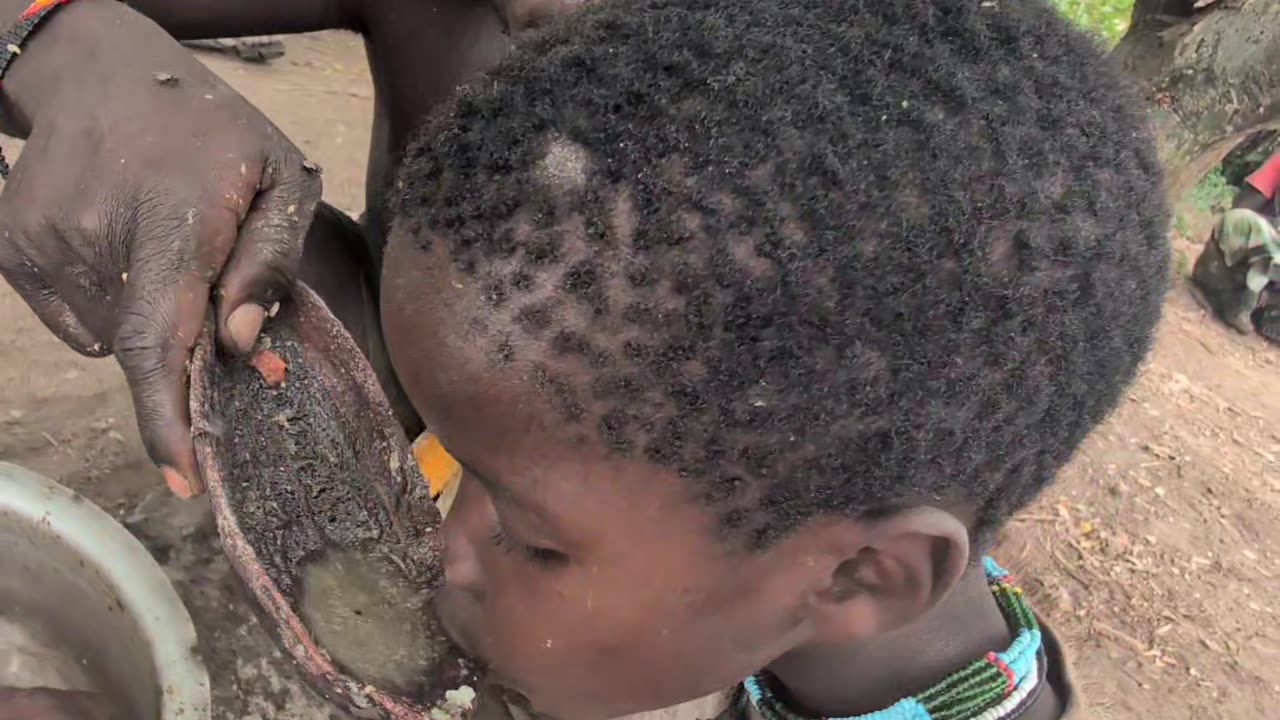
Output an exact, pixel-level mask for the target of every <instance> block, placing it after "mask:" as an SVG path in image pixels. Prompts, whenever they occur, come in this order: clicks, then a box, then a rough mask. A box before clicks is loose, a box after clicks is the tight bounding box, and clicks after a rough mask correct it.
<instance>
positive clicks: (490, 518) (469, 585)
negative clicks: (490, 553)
mask: <svg viewBox="0 0 1280 720" xmlns="http://www.w3.org/2000/svg"><path fill="white" fill-rule="evenodd" d="M496 519H497V518H496V517H495V514H494V510H493V503H492V502H490V501H489V494H488V493H487V492H485V490H484V486H482V485H481V484H480V483H478V482H476V481H475V480H474V479H472V478H468V477H466V475H465V474H464V475H463V478H462V481H461V484H460V485H459V487H458V495H457V497H456V498H455V499H454V501H453V507H451V508H450V509H449V514H448V515H447V516H445V519H444V541H445V553H444V580H445V585H446V586H448V587H450V588H452V589H454V590H459V591H463V592H467V593H471V594H475V595H482V594H483V592H484V572H483V568H482V567H481V564H480V554H479V552H478V550H479V543H483V542H485V541H486V540H487V538H488V536H489V534H490V532H491V531H492V528H493V526H494V523H495V521H496Z"/></svg>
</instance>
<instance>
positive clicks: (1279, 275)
mask: <svg viewBox="0 0 1280 720" xmlns="http://www.w3.org/2000/svg"><path fill="white" fill-rule="evenodd" d="M1214 236H1215V237H1216V238H1217V241H1218V247H1220V248H1222V255H1223V258H1224V259H1225V260H1226V262H1227V265H1235V264H1236V263H1239V262H1246V263H1248V268H1249V270H1248V272H1247V273H1246V274H1245V285H1246V286H1247V287H1248V288H1249V289H1250V290H1251V291H1253V292H1256V293H1261V292H1262V291H1263V290H1264V289H1265V288H1266V287H1267V285H1269V284H1270V283H1273V282H1280V235H1278V234H1277V232H1276V229H1275V226H1273V225H1272V224H1271V222H1270V221H1269V220H1267V219H1266V218H1265V217H1263V216H1261V215H1259V214H1258V213H1256V212H1253V211H1252V210H1243V209H1238V210H1228V211H1227V212H1225V213H1223V214H1222V218H1221V219H1220V220H1219V221H1218V227H1217V229H1216V230H1215V231H1214Z"/></svg>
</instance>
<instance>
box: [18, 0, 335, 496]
mask: <svg viewBox="0 0 1280 720" xmlns="http://www.w3.org/2000/svg"><path fill="white" fill-rule="evenodd" d="M3 87H4V90H5V93H6V96H7V97H5V98H4V100H5V103H4V104H5V112H6V114H7V115H8V118H7V119H8V120H9V122H8V127H7V128H6V129H7V130H9V131H10V132H13V131H15V130H16V131H17V133H18V134H22V133H24V132H26V133H27V134H28V139H27V144H26V147H25V148H24V150H23V152H22V156H21V159H20V160H19V162H18V163H17V164H16V165H15V167H14V168H13V172H12V175H11V176H10V178H9V181H8V183H7V185H6V187H5V189H4V193H3V194H2V195H0V274H2V275H3V276H4V277H5V279H7V280H8V281H9V283H10V284H12V285H13V287H14V288H15V289H16V290H17V291H18V293H19V294H21V295H22V297H23V298H24V299H25V300H26V301H27V303H28V304H29V305H30V306H31V308H32V309H33V310H34V311H35V312H36V314H37V315H38V316H39V317H40V319H41V320H42V321H43V322H44V323H45V325H47V326H48V327H49V329H50V330H52V331H53V332H54V333H55V334H56V335H57V336H58V337H59V338H61V339H62V340H63V341H64V342H66V343H67V344H68V345H70V346H71V347H72V348H74V349H76V350H77V351H79V352H81V353H83V354H85V355H90V356H103V355H107V354H110V353H114V354H115V356H116V359H117V360H118V361H119V363H120V366H121V367H122V368H123V369H124V373H125V376H126V378H127V380H128V383H129V387H130V389H131V391H132V393H133V400H134V406H135V408H136V410H137V416H138V425H139V428H140V430H141V432H142V439H143V442H144V444H145V445H146V448H147V451H148V453H149V454H150V455H151V458H152V460H153V461H154V462H155V463H156V464H157V465H159V466H160V467H161V470H162V471H163V473H164V476H165V479H166V481H167V482H168V483H169V486H170V487H171V488H172V489H173V490H174V491H175V492H176V493H178V494H180V495H182V496H187V497H189V496H191V495H196V494H199V493H200V492H202V491H203V489H204V486H203V482H202V481H201V479H200V476H199V473H198V470H197V467H196V463H195V458H194V453H193V450H192V443H191V431H190V426H189V419H188V410H187V373H186V367H187V361H188V358H189V357H190V354H191V348H192V345H193V344H194V343H195V341H196V339H197V337H198V336H199V334H200V332H201V330H202V328H203V326H204V323H205V320H206V312H207V311H208V310H209V307H210V303H211V302H212V308H213V315H214V318H215V320H216V327H217V336H218V340H219V343H220V345H221V346H222V347H223V348H224V349H226V350H229V351H232V352H237V353H244V352H248V351H249V350H250V349H251V348H252V347H253V344H254V342H255V341H256V337H257V335H258V332H259V331H260V329H261V327H262V322H263V319H264V316H265V314H266V312H267V311H268V308H270V307H271V305H272V304H273V303H274V302H276V301H277V300H279V299H280V297H281V296H282V294H283V293H284V292H285V291H286V288H287V287H288V284H289V282H290V280H291V279H292V277H293V275H294V273H295V270H296V268H297V266H298V263H299V260H300V258H301V254H302V240H303V237H304V235H305V233H306V230H307V227H308V226H309V224H310V222H311V217H312V213H313V211H314V208H315V205H316V203H317V202H318V201H319V199H320V191H321V183H320V177H319V172H318V168H315V166H312V165H310V164H309V163H307V162H306V161H305V160H304V158H303V156H302V154H301V153H300V152H299V151H298V149H297V148H296V147H294V146H293V144H291V143H290V142H289V141H288V140H287V139H286V138H285V137H284V136H283V135H282V134H281V133H280V131H279V130H278V129H277V128H275V127H274V126H273V125H272V124H271V123H270V122H269V121H268V120H267V119H266V118H265V117H263V115H262V114H261V113H260V112H258V110H257V109H255V108H254V107H253V106H251V105H250V104H249V103H248V101H246V100H245V99H244V98H242V97H241V96H240V95H238V94H237V93H236V92H235V91H233V90H232V89H231V88H230V87H228V86H227V85H226V84H225V83H223V82H222V81H221V80H219V79H218V78H217V77H216V76H215V75H214V74H213V73H212V72H210V71H209V70H208V69H206V68H205V67H204V66H203V65H202V64H200V63H199V62H197V61H196V60H195V59H194V58H193V57H192V56H191V55H190V53H189V52H188V51H187V50H185V49H184V48H182V46H181V45H179V44H178V43H177V42H176V41H174V40H173V39H172V38H171V37H169V36H168V35H167V34H166V33H165V32H164V31H162V30H161V29H160V28H159V27H157V26H156V25H154V24H153V23H151V22H150V21H149V20H147V19H145V18H143V17H142V16H141V15H139V14H137V13H135V12H133V11H131V10H129V9H128V8H127V6H125V5H124V4H123V3H118V2H114V1H112V0H78V2H76V3H73V4H71V5H69V6H67V7H66V8H65V9H63V10H61V11H59V12H58V14H56V15H54V16H53V17H51V18H50V19H49V20H48V21H47V22H46V24H45V25H44V26H43V27H42V28H41V29H40V30H39V31H38V32H37V33H36V34H35V35H34V36H33V37H32V39H31V41H30V43H29V45H28V47H27V48H25V49H24V52H23V53H22V55H21V56H20V57H18V58H17V59H15V61H14V64H13V67H12V69H11V70H10V73H9V76H8V77H7V78H6V79H5V83H4V86H3ZM211 298H212V300H211Z"/></svg>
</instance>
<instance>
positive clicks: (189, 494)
mask: <svg viewBox="0 0 1280 720" xmlns="http://www.w3.org/2000/svg"><path fill="white" fill-rule="evenodd" d="M160 474H161V475H164V481H165V484H167V485H168V486H169V489H170V490H172V491H173V494H174V495H177V496H178V497H180V498H182V499H183V500H189V499H191V498H193V497H195V496H197V495H200V494H202V493H203V492H204V486H203V485H202V484H201V483H198V482H192V481H190V480H188V479H187V478H186V477H185V476H183V474H182V473H180V472H178V471H177V470H174V469H173V468H171V467H169V466H168V465H162V466H160Z"/></svg>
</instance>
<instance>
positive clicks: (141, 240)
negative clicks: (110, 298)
mask: <svg viewBox="0 0 1280 720" xmlns="http://www.w3.org/2000/svg"><path fill="white" fill-rule="evenodd" d="M187 217H188V220H187V222H186V223H185V224H183V223H181V222H179V223H178V224H176V225H175V224H173V223H169V224H167V225H164V226H162V227H161V228H160V229H159V230H157V229H156V228H141V229H140V230H139V235H138V236H137V237H136V239H135V241H134V253H133V261H132V266H131V269H130V272H129V281H128V283H127V284H126V285H125V288H124V295H123V297H122V299H121V305H120V309H119V324H118V326H117V329H116V335H115V341H114V343H113V345H114V348H115V354H116V359H117V360H118V361H119V363H120V367H121V368H122V369H123V370H124V374H125V378H126V380H128V382H129V389H130V391H131V392H132V393H133V404H134V409H135V411H136V413H137V417H138V429H139V431H140V432H141V434H142V441H143V444H144V445H145V446H146V448H147V452H148V454H150V456H151V459H152V461H153V462H155V463H156V464H157V465H158V466H160V469H161V472H162V473H163V474H164V478H165V482H167V483H168V484H169V487H170V489H172V490H173V491H174V492H175V493H176V494H178V495H179V496H181V497H192V496H195V495H199V494H201V493H203V492H204V482H203V480H202V479H201V477H200V473H199V469H198V468H197V466H196V461H195V452H194V449H193V447H192V442H191V422H190V414H189V408H188V390H187V380H188V378H187V361H188V360H189V359H190V357H191V349H192V347H193V346H194V345H195V342H196V340H197V339H198V338H199V336H200V333H201V332H202V331H203V329H204V323H205V318H206V314H207V311H208V307H209V288H210V285H211V282H212V280H213V278H214V276H215V275H216V273H217V271H218V269H219V268H221V267H223V263H224V261H225V260H226V253H227V249H228V248H230V246H231V243H232V241H233V240H234V238H235V233H236V223H235V220H236V218H235V215H234V213H232V212H229V211H211V212H208V213H205V214H203V215H202V214H201V213H199V212H197V211H191V212H190V213H188V215H187ZM182 234H188V236H189V237H190V238H191V239H192V240H194V245H191V244H190V243H189V242H175V240H176V238H175V237H174V236H175V235H182ZM177 247H186V248H194V250H193V251H192V252H188V253H183V252H173V249H174V248H177Z"/></svg>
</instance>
